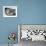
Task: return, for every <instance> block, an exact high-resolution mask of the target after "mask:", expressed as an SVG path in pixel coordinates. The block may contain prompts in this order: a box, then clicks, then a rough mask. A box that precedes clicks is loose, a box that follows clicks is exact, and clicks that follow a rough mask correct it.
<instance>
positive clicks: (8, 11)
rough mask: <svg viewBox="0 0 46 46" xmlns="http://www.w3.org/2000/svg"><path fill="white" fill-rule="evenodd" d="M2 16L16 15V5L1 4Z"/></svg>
mask: <svg viewBox="0 0 46 46" xmlns="http://www.w3.org/2000/svg"><path fill="white" fill-rule="evenodd" d="M3 17H17V6H3Z"/></svg>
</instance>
